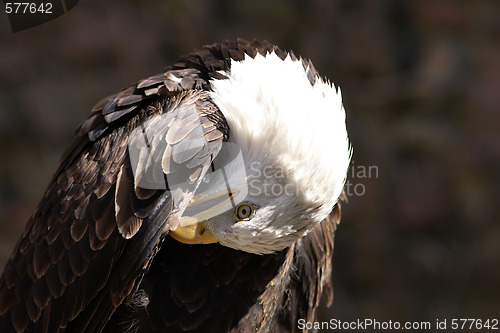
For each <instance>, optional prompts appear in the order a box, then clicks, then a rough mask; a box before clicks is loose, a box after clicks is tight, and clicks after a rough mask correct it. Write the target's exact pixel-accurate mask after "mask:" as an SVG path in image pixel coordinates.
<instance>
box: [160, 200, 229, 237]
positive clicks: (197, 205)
mask: <svg viewBox="0 0 500 333" xmlns="http://www.w3.org/2000/svg"><path fill="white" fill-rule="evenodd" d="M238 192H239V191H237V190H233V191H223V192H220V193H217V194H215V195H206V194H205V193H202V194H199V195H195V196H194V197H193V199H191V202H190V203H189V205H188V207H187V208H186V210H185V211H184V214H183V217H182V218H181V220H180V221H179V225H178V226H177V228H176V229H175V230H171V231H170V233H169V234H170V236H172V237H173V238H174V239H175V240H177V241H179V242H181V243H185V244H211V243H217V242H218V241H219V240H218V239H217V238H216V237H215V236H214V235H213V234H212V232H211V231H210V229H209V228H208V226H207V222H206V220H207V219H209V218H210V217H213V216H217V215H219V214H220V213H221V212H223V210H222V206H224V205H227V203H228V201H230V200H232V198H233V197H234V196H236V195H237V194H238ZM193 213H194V214H193Z"/></svg>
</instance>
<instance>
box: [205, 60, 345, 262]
mask: <svg viewBox="0 0 500 333" xmlns="http://www.w3.org/2000/svg"><path fill="white" fill-rule="evenodd" d="M311 71H312V69H310V68H307V67H306V68H305V66H304V65H303V62H302V61H301V60H294V59H292V58H291V57H290V56H287V57H286V58H285V59H284V60H282V59H280V58H279V57H278V56H277V55H276V54H275V53H268V54H266V55H260V54H257V55H256V56H255V58H252V57H250V56H248V55H247V56H246V57H245V59H244V60H243V61H232V62H231V67H230V71H228V72H224V73H222V74H224V76H225V77H226V78H225V79H220V80H216V79H214V80H212V81H211V86H212V89H213V91H212V92H211V97H212V99H213V101H214V102H215V104H216V105H217V106H218V107H219V109H220V110H221V112H222V113H223V114H224V116H225V118H226V120H227V123H228V126H229V130H230V138H229V143H231V144H233V145H236V146H237V147H239V149H240V150H241V156H242V157H243V161H244V168H245V176H246V179H244V183H245V184H246V186H247V191H246V192H245V193H246V195H245V197H244V198H240V200H239V202H236V204H234V203H233V207H232V208H231V209H229V210H227V211H225V212H224V213H222V214H219V215H217V216H213V217H210V218H208V219H206V220H205V221H204V224H205V226H206V228H207V229H208V230H209V231H210V232H211V233H212V234H213V236H215V238H216V239H217V241H219V242H220V243H221V244H222V245H224V246H227V247H231V248H233V249H237V250H243V251H246V252H250V253H256V254H265V253H272V252H275V251H279V250H282V249H284V248H286V247H288V246H290V245H292V244H293V243H295V242H296V241H297V240H298V239H299V238H300V237H302V236H304V235H306V234H307V233H308V232H309V231H310V230H311V229H312V228H314V227H315V226H316V225H317V224H318V223H320V222H321V221H322V220H323V219H325V217H326V216H327V215H328V214H329V213H330V212H331V211H332V209H333V208H334V206H335V204H336V202H337V201H338V198H339V196H340V195H341V192H342V188H343V186H344V182H345V179H346V174H347V168H348V165H349V161H350V156H351V149H350V146H349V141H348V137H347V132H346V126H345V111H344V108H343V106H342V99H341V94H340V90H337V89H336V88H335V87H334V86H333V85H332V84H330V83H329V82H325V81H323V80H322V79H321V78H320V77H314V78H311ZM314 73H315V72H314ZM311 82H314V83H311ZM234 192H237V191H234ZM233 194H234V193H233Z"/></svg>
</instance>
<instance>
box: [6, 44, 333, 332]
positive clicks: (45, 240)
mask: <svg viewBox="0 0 500 333" xmlns="http://www.w3.org/2000/svg"><path fill="white" fill-rule="evenodd" d="M269 52H274V53H275V54H276V55H277V56H278V57H279V58H281V59H283V58H285V57H286V56H287V55H288V54H287V53H285V52H283V51H281V50H280V49H279V48H277V47H276V46H273V45H271V44H269V43H267V42H259V41H254V42H252V43H249V42H246V41H243V40H238V41H236V42H224V43H221V44H214V45H210V46H205V47H203V48H201V49H199V50H197V51H194V52H193V53H191V54H189V55H187V56H185V57H184V58H182V59H181V60H180V61H179V62H177V63H175V64H174V65H172V66H170V67H168V68H167V70H166V71H165V73H162V74H158V75H154V76H152V77H150V78H147V79H145V80H142V81H139V82H138V83H136V84H134V85H132V86H130V87H128V88H126V89H124V90H122V91H121V92H119V93H118V94H116V95H113V96H110V97H107V98H105V99H103V100H102V101H100V102H99V103H98V104H97V105H96V106H95V107H94V108H93V110H92V113H91V115H90V116H89V118H88V119H87V120H85V121H84V122H83V123H82V124H81V125H80V127H79V129H78V130H77V133H76V138H75V140H74V141H73V143H72V144H71V146H70V147H69V149H68V150H67V151H66V153H65V154H64V156H63V158H62V160H61V163H60V165H59V168H58V169H57V171H56V173H55V175H54V177H53V179H52V180H51V182H50V184H49V186H48V188H47V190H46V192H45V194H44V196H43V198H42V200H41V202H40V204H39V206H38V208H37V211H36V212H35V213H34V214H33V216H32V217H31V218H30V220H29V221H28V223H27V225H26V228H25V230H24V232H23V235H22V236H21V238H20V240H19V242H18V243H17V245H16V247H15V249H14V251H13V253H12V255H11V257H10V260H9V261H8V263H7V265H6V267H5V270H4V272H3V275H2V276H1V278H0V331H1V332H6V333H7V332H230V331H231V332H256V331H258V332H287V331H290V332H296V331H298V326H297V321H298V319H301V318H304V319H306V320H309V321H311V320H313V319H314V315H315V310H316V308H317V307H318V305H319V302H320V296H321V295H322V294H323V295H324V296H326V300H327V303H330V302H331V300H332V286H331V278H330V276H331V267H330V262H331V257H332V251H333V235H334V231H335V228H336V225H337V223H338V221H339V218H340V206H339V203H338V202H336V201H335V202H336V203H335V205H334V207H333V210H332V211H331V213H330V214H329V215H328V216H327V217H326V218H324V220H323V221H322V222H321V223H319V224H317V225H315V226H314V227H312V228H311V229H312V230H311V231H310V232H305V234H306V235H305V236H304V237H299V238H298V240H297V241H295V242H294V243H293V244H290V246H288V247H286V248H284V249H282V250H279V251H274V252H273V253H269V254H253V253H248V252H245V251H241V250H236V249H233V248H230V247H227V246H224V245H221V244H219V243H215V244H200V245H191V244H184V243H181V242H179V241H177V240H175V239H174V238H172V237H169V236H168V234H169V232H170V230H173V229H176V228H177V226H178V224H179V220H180V217H181V216H182V213H183V211H184V210H185V209H186V206H187V205H188V204H189V203H190V201H191V199H192V198H193V196H194V194H195V192H196V189H197V187H198V185H199V184H200V182H201V181H202V180H203V177H204V176H205V174H206V173H207V171H208V170H209V169H210V168H211V166H212V162H213V159H214V158H216V156H217V154H218V152H219V151H220V150H221V147H222V145H223V144H224V142H226V141H228V140H229V139H230V137H231V135H232V133H231V128H230V126H229V125H228V122H227V121H226V117H225V115H224V114H223V113H222V112H221V110H220V108H219V107H218V105H217V104H216V103H215V102H214V100H213V98H212V97H211V95H210V91H211V90H212V86H211V82H212V80H224V79H226V77H225V74H224V71H226V72H227V71H230V70H231V63H232V61H235V60H236V61H240V60H243V59H244V58H245V55H247V56H250V57H252V58H254V57H255V56H256V54H262V55H265V54H267V53H269ZM292 57H293V58H294V59H295V60H297V58H295V56H293V55H292ZM300 61H301V62H302V63H303V66H304V68H307V70H308V72H307V75H308V78H309V80H310V81H311V84H314V80H315V78H316V76H317V74H316V72H315V70H314V68H313V67H312V65H310V63H307V62H305V61H303V60H300ZM161 115H165V117H162V118H160V116H161ZM148 121H153V122H148ZM155 122H156V123H157V125H151V126H152V128H153V127H154V126H156V127H154V128H153V129H152V130H149V131H145V130H144V129H142V131H143V133H144V135H145V137H146V138H145V140H146V141H147V144H148V149H149V150H147V152H149V153H146V154H145V155H142V156H140V160H141V163H143V165H144V168H145V169H146V170H148V168H150V169H151V172H145V174H144V177H146V178H147V177H150V178H151V179H149V181H151V182H155V181H158V179H157V178H159V179H164V178H165V177H167V176H172V175H175V178H176V179H179V178H181V179H185V180H186V181H185V183H184V184H183V187H182V191H171V190H170V188H169V184H168V182H167V183H166V187H165V188H147V187H146V188H144V187H141V186H140V184H138V181H137V179H138V178H137V175H134V170H133V165H132V163H131V158H130V154H131V153H130V148H129V144H130V136H131V133H132V131H134V130H136V129H139V130H141V127H144V126H145V124H155ZM151 133H153V134H154V135H151ZM146 134H147V135H146ZM196 140H202V142H204V143H203V144H202V145H198V146H196V147H195V148H193V149H186V147H185V146H186V145H189V144H190V143H191V142H195V141H196ZM158 165H161V167H160V168H158ZM155 170H156V171H155ZM158 170H160V171H161V172H159V173H158ZM165 179H166V178H165ZM170 179H171V178H170ZM336 199H337V198H335V200H336Z"/></svg>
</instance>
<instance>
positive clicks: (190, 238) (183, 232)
mask: <svg viewBox="0 0 500 333" xmlns="http://www.w3.org/2000/svg"><path fill="white" fill-rule="evenodd" d="M188 219H193V218H192V217H189V216H187V217H183V218H181V221H180V223H179V225H178V226H177V228H176V229H175V230H172V231H170V236H172V237H173V238H174V239H175V240H177V241H178V242H181V243H185V244H211V243H217V242H218V241H219V240H218V239H217V238H215V236H214V235H213V234H212V232H210V230H208V228H207V224H206V222H205V221H203V222H195V223H191V224H188V225H185V226H182V222H186V220H188Z"/></svg>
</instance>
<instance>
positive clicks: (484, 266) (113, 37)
mask: <svg viewBox="0 0 500 333" xmlns="http://www.w3.org/2000/svg"><path fill="white" fill-rule="evenodd" d="M499 18H500V2H498V1H483V0H479V1H452V0H419V1H416V0H415V1H389V0H387V1H370V0H364V1H361V0H359V1H356V0H354V1H327V0H323V1H321V0H314V1H285V0H281V1H264V0H255V1H242V0H237V1H229V0H226V1H215V0H211V1H207V0H197V1H148V2H143V1H132V0H130V1H123V0H121V1H118V0H116V1H106V2H104V1H102V2H98V1H81V2H80V3H79V4H78V5H77V6H76V7H75V8H73V9H72V10H71V11H70V12H69V13H67V14H65V15H63V16H62V17H59V18H57V19H56V20H54V21H51V22H48V23H46V24H43V25H41V26H38V27H35V28H32V29H29V30H25V31H22V32H18V33H15V34H13V33H12V32H11V31H10V27H9V23H8V20H7V17H6V15H5V14H0V156H1V157H0V158H1V164H0V266H1V267H3V265H4V264H5V262H6V260H7V258H8V256H9V254H10V251H11V250H12V248H13V246H14V244H15V242H16V241H17V239H18V237H19V235H20V233H21V231H22V229H23V226H24V224H25V223H26V221H27V220H28V218H29V216H30V215H31V214H32V213H33V212H34V211H35V209H36V205H37V203H38V201H39V200H40V198H41V196H42V194H43V192H44V189H45V187H46V186H47V183H48V181H49V179H50V177H51V175H52V173H53V172H54V171H55V169H56V167H57V164H58V160H59V157H60V156H61V154H62V152H63V151H64V149H65V147H66V146H67V145H68V144H69V142H70V141H71V137H72V133H73V131H74V129H75V128H76V126H77V125H78V124H79V123H80V121H82V120H83V119H84V118H85V117H86V116H87V115H88V114H89V110H90V109H91V108H92V106H93V105H94V104H95V102H97V101H98V100H100V99H101V98H102V97H104V96H106V95H109V94H112V93H114V92H116V91H118V90H119V89H121V88H123V87H125V86H127V85H128V84H130V83H133V82H135V81H137V80H139V79H141V78H145V77H147V76H149V75H151V74H156V73H158V72H160V71H161V70H162V69H163V67H164V66H166V65H168V64H171V63H172V62H174V61H175V60H176V59H177V58H178V57H179V56H180V55H182V54H185V53H187V52H189V51H191V50H192V49H194V48H197V47H199V46H201V45H203V44H208V43H213V42H216V41H221V40H223V39H235V38H236V37H242V38H245V39H253V38H258V39H267V40H269V41H271V42H273V43H275V44H278V45H280V46H281V48H283V49H286V50H294V52H295V53H296V54H299V55H302V56H304V57H306V58H310V59H312V61H313V63H314V64H315V66H316V68H317V69H318V71H319V72H320V73H321V74H322V75H324V76H326V77H328V78H329V79H331V80H332V81H333V82H335V84H337V85H339V86H341V88H342V93H343V101H344V105H345V108H346V110H347V126H348V131H349V134H350V138H351V141H352V145H353V147H354V156H353V167H352V169H351V171H350V173H349V185H350V188H349V189H350V196H349V202H348V203H347V204H344V205H343V207H342V210H343V211H342V213H343V219H342V223H341V225H340V227H339V230H338V233H337V236H336V248H335V256H334V271H333V275H334V277H333V279H334V287H335V289H334V291H335V300H334V304H333V306H332V307H331V308H329V309H324V310H323V311H322V313H321V319H323V320H328V319H330V318H337V319H340V320H343V321H344V320H355V319H365V318H372V319H376V320H379V321H384V320H392V321H407V320H408V321H410V320H412V321H413V320H414V321H431V322H435V320H436V319H448V320H450V319H452V318H481V319H488V318H490V319H491V318H499V317H500V283H499V281H500V223H499V222H500V221H499V220H500V208H499V207H500V200H499V198H500V174H499V170H500V168H499V166H500V113H499V108H500V43H499V41H500V19H499ZM1 269H2V268H0V271H1Z"/></svg>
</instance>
